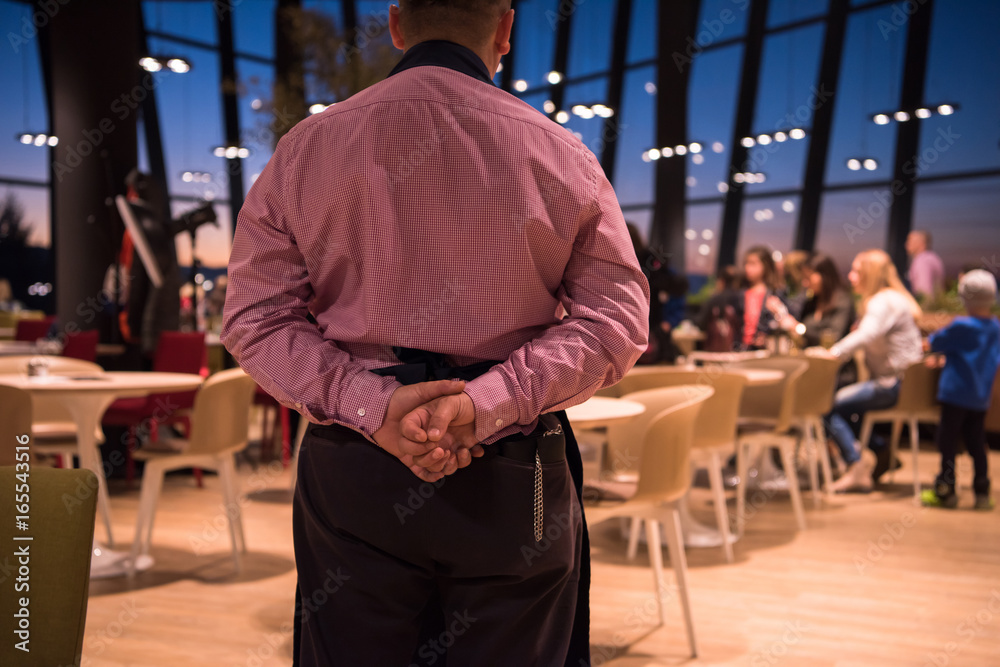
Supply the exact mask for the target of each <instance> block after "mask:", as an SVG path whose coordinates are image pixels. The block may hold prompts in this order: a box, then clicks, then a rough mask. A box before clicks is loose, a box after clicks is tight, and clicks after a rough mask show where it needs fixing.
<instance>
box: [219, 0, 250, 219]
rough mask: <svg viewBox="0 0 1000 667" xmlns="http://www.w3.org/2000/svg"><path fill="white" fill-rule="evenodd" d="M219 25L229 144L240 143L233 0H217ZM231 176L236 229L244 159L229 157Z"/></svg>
mask: <svg viewBox="0 0 1000 667" xmlns="http://www.w3.org/2000/svg"><path fill="white" fill-rule="evenodd" d="M213 5H214V7H215V18H216V27H217V28H218V32H219V65H220V67H219V70H220V72H221V73H222V77H221V88H222V120H223V132H225V135H226V139H225V145H226V146H240V145H241V144H240V116H239V108H238V107H237V97H236V55H235V53H234V50H233V4H232V0H216V2H214V3H213ZM226 174H228V176H229V208H230V210H231V211H232V219H233V225H232V232H233V233H234V234H235V233H236V217H237V215H238V214H239V212H240V209H241V208H243V161H242V159H241V158H239V157H234V158H226Z"/></svg>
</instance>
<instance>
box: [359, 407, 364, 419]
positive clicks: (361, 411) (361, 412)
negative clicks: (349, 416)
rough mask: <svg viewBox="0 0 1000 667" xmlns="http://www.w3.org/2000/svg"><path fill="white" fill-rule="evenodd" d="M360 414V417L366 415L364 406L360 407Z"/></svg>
mask: <svg viewBox="0 0 1000 667" xmlns="http://www.w3.org/2000/svg"><path fill="white" fill-rule="evenodd" d="M358 416H359V417H364V416H365V409H364V408H358Z"/></svg>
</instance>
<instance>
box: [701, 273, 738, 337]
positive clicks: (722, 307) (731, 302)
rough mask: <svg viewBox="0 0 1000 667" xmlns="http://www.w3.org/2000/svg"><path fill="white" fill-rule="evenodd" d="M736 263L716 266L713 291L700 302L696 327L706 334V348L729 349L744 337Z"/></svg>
mask: <svg viewBox="0 0 1000 667" xmlns="http://www.w3.org/2000/svg"><path fill="white" fill-rule="evenodd" d="M739 285H740V273H739V270H738V269H737V268H736V267H735V266H725V267H723V268H721V269H719V273H718V274H716V276H715V291H714V293H713V294H712V296H710V297H709V298H708V300H707V301H705V303H704V304H703V305H702V307H701V312H700V313H699V314H698V322H697V324H698V328H699V329H701V330H702V332H704V334H705V342H704V345H703V348H704V349H705V350H706V351H707V352H731V351H732V350H733V349H734V348H735V347H736V344H737V343H738V342H739V341H740V340H741V339H742V337H743V295H742V294H741V293H740V289H739Z"/></svg>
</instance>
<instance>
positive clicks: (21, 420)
mask: <svg viewBox="0 0 1000 667" xmlns="http://www.w3.org/2000/svg"><path fill="white" fill-rule="evenodd" d="M30 435H31V394H29V393H28V392H26V391H24V390H23V389H18V388H17V387H8V386H7V385H2V384H0V437H2V438H3V440H0V466H12V465H14V464H15V463H17V462H19V460H23V459H24V457H23V456H20V457H19V456H18V454H19V453H20V452H19V451H18V450H17V447H19V446H27V447H28V448H29V449H28V450H26V451H27V452H28V461H27V463H29V464H30V463H33V462H34V456H33V455H34V447H33V445H34V443H33V442H30V441H29V443H28V444H27V445H20V444H19V440H18V439H19V438H21V439H24V436H30ZM22 451H23V450H22ZM7 502H9V499H7Z"/></svg>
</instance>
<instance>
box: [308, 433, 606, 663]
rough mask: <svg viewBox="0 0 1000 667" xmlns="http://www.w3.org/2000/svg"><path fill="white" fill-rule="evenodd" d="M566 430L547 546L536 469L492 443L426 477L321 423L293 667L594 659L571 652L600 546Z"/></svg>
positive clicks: (548, 499) (551, 473) (555, 466)
mask: <svg viewBox="0 0 1000 667" xmlns="http://www.w3.org/2000/svg"><path fill="white" fill-rule="evenodd" d="M566 435H567V456H568V459H567V461H561V462H557V463H546V464H543V476H542V478H543V503H544V504H543V507H544V514H543V515H544V523H543V526H544V537H543V538H542V540H540V541H536V540H535V535H534V530H533V528H534V526H533V508H534V497H535V487H534V479H535V475H534V464H531V463H526V462H521V461H516V460H513V459H508V458H506V457H502V456H499V455H497V454H496V450H495V449H491V448H490V447H489V446H486V451H487V454H486V456H484V457H482V458H479V459H474V460H473V462H472V463H471V464H470V465H469V466H468V467H467V468H463V469H462V470H459V471H457V472H456V473H455V474H453V475H449V476H447V477H445V478H444V479H442V480H439V481H438V482H435V483H428V482H422V481H421V480H419V479H417V478H416V477H415V476H414V475H413V473H411V472H410V471H409V470H407V469H406V468H405V467H404V466H403V465H402V464H400V462H399V461H398V460H396V459H395V458H394V457H393V456H391V455H390V454H388V453H386V452H384V451H382V450H380V449H379V448H378V447H376V446H375V445H373V444H372V443H370V442H368V441H367V440H366V439H365V438H364V437H362V436H361V435H360V434H358V433H356V432H354V431H353V430H351V429H348V428H346V427H341V426H317V425H310V427H309V430H308V431H307V433H306V437H305V438H304V440H303V443H302V450H301V452H300V454H299V478H298V485H297V487H296V491H295V500H294V507H293V525H294V541H295V558H296V567H297V569H298V577H299V581H298V590H297V594H296V621H297V625H298V626H299V628H298V633H297V636H296V642H295V643H296V663H295V664H297V665H301V666H302V667H334V666H338V665H347V666H351V667H355V666H360V665H377V666H379V667H382V666H385V667H394V666H397V665H398V666H399V667H409V666H411V665H420V666H424V665H445V664H447V665H449V666H450V667H463V666H465V665H476V666H480V665H502V666H507V665H519V666H521V665H524V666H529V665H539V666H540V667H552V666H555V665H563V664H572V665H573V666H574V667H578V666H579V665H581V664H583V665H589V664H590V663H589V656H583V655H581V656H580V657H579V658H577V657H576V656H574V655H573V652H572V651H571V648H570V647H571V645H574V646H576V650H577V651H579V633H580V632H581V631H582V632H584V635H583V637H584V646H586V645H587V644H586V636H587V628H586V627H585V626H584V627H583V628H581V624H580V621H579V620H578V617H579V615H580V610H579V608H578V607H579V606H580V605H581V604H582V607H583V609H584V610H586V609H587V603H588V601H587V600H582V601H581V600H579V599H578V597H579V595H578V593H579V591H580V590H581V589H583V585H582V584H583V582H582V578H583V576H584V572H583V571H582V568H581V563H582V562H583V561H584V559H583V558H582V555H583V553H585V552H584V551H583V550H584V549H588V548H589V545H585V544H584V534H585V526H584V523H583V521H582V509H581V505H580V501H579V497H578V493H577V489H576V485H575V480H574V477H575V475H572V474H571V471H570V463H571V462H570V461H569V456H570V452H571V450H576V443H575V441H573V443H572V448H571V447H570V442H569V440H570V439H571V438H572V436H571V432H570V433H567V434H566ZM573 453H574V454H575V455H576V457H577V458H578V457H579V452H578V451H573ZM587 565H588V568H587V572H586V577H587V584H588V585H589V559H588V560H587ZM588 587H589V586H588ZM584 590H586V589H584ZM575 618H576V619H577V622H576V623H574V619H575ZM575 635H576V638H575V639H574V636H575ZM568 655H571V656H573V657H572V658H567V656H568ZM570 659H572V660H573V662H572V663H570V662H569V660H570Z"/></svg>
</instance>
